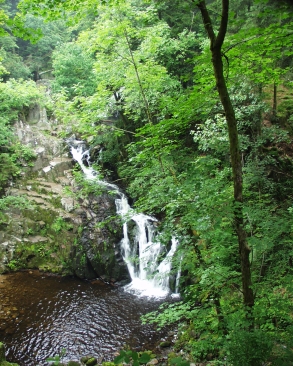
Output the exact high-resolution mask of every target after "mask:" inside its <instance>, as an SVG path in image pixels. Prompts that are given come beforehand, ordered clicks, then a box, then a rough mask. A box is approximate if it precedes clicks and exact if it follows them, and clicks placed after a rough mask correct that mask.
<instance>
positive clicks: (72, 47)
mask: <svg viewBox="0 0 293 366" xmlns="http://www.w3.org/2000/svg"><path fill="white" fill-rule="evenodd" d="M53 68H54V75H55V80H54V83H53V88H54V90H55V91H61V90H64V91H65V93H66V94H67V95H68V98H69V99H70V98H72V97H74V96H77V95H79V96H89V95H92V94H93V93H94V91H95V88H96V82H95V75H94V73H93V71H92V68H93V58H92V57H91V55H90V54H89V53H87V52H86V51H85V50H84V49H83V48H82V47H81V46H80V45H78V44H75V43H66V44H63V45H62V47H60V48H59V49H57V50H56V51H55V52H54V54H53Z"/></svg>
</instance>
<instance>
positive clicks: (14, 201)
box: [0, 196, 33, 211]
mask: <svg viewBox="0 0 293 366" xmlns="http://www.w3.org/2000/svg"><path fill="white" fill-rule="evenodd" d="M11 207H16V208H19V209H31V208H33V204H32V203H31V202H30V201H29V200H28V199H27V198H26V197H25V196H6V197H2V198H0V210H1V211H2V210H3V211H4V210H7V209H8V208H11Z"/></svg>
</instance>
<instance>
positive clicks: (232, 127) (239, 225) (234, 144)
mask: <svg viewBox="0 0 293 366" xmlns="http://www.w3.org/2000/svg"><path fill="white" fill-rule="evenodd" d="M197 6H198V7H199V9H200V11H201V14H202V19H203V23H204V26H205V29H206V32H207V33H208V36H209V39H210V50H211V53H212V63H213V68H214V75H215V80H216V87H217V91H218V94H219V97H220V100H221V103H222V105H223V108H224V111H225V117H226V121H227V125H228V133H229V144H230V155H231V166H232V173H233V183H234V224H235V231H236V233H237V238H238V246H239V257H240V263H241V275H242V292H243V303H244V305H245V306H247V307H248V308H252V307H253V305H254V295H253V291H252V288H251V285H252V281H251V272H250V262H249V253H250V248H249V247H248V245H247V240H246V232H245V229H244V226H243V207H242V206H243V196H242V189H243V187H242V163H241V154H240V149H239V140H238V130H237V121H236V117H235V112H234V108H233V105H232V103H231V99H230V95H229V91H228V88H227V84H226V80H225V77H224V71H223V60H222V51H221V50H222V45H223V42H224V39H225V35H226V31H227V25H228V11H229V0H222V17H221V25H220V28H219V31H218V34H217V36H216V35H215V33H214V29H213V25H212V21H211V18H210V15H209V13H208V10H207V8H206V4H205V1H203V0H201V1H199V2H198V3H197Z"/></svg>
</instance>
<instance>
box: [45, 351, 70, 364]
mask: <svg viewBox="0 0 293 366" xmlns="http://www.w3.org/2000/svg"><path fill="white" fill-rule="evenodd" d="M65 355H66V349H65V348H62V350H61V352H60V355H57V356H52V357H49V358H47V359H46V361H47V362H49V363H50V365H53V366H58V365H61V364H62V359H63V358H64V356H65Z"/></svg>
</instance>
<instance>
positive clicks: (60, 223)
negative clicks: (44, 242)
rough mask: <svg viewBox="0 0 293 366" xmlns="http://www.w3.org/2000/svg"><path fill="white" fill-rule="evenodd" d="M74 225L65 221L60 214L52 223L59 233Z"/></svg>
mask: <svg viewBox="0 0 293 366" xmlns="http://www.w3.org/2000/svg"><path fill="white" fill-rule="evenodd" d="M71 227H72V225H70V224H68V223H67V222H66V221H64V219H63V217H61V216H58V217H57V218H56V219H55V220H54V222H53V223H52V225H51V228H52V229H53V230H54V231H55V232H56V233H59V232H60V231H62V230H68V229H69V228H71Z"/></svg>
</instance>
